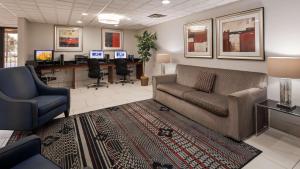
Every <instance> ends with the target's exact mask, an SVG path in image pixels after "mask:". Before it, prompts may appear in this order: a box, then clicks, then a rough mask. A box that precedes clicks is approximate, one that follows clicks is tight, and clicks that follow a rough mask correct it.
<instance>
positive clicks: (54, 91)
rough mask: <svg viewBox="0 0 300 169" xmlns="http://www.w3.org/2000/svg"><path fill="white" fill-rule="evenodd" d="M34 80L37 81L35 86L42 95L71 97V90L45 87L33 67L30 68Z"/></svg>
mask: <svg viewBox="0 0 300 169" xmlns="http://www.w3.org/2000/svg"><path fill="white" fill-rule="evenodd" d="M28 68H29V70H30V72H31V74H32V76H33V79H34V81H35V84H36V86H37V88H38V91H39V93H40V94H41V95H69V94H70V90H69V89H66V88H54V87H49V86H47V85H45V84H44V83H43V82H42V81H41V80H40V79H39V78H38V76H37V74H36V72H35V70H34V68H33V67H32V66H28Z"/></svg>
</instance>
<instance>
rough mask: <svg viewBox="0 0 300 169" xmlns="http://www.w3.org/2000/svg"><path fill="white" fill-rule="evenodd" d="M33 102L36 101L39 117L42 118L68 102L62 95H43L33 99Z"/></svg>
mask: <svg viewBox="0 0 300 169" xmlns="http://www.w3.org/2000/svg"><path fill="white" fill-rule="evenodd" d="M33 100H36V101H37V104H38V110H39V111H38V112H39V116H43V115H45V114H47V113H48V112H49V111H51V110H53V109H55V108H57V107H59V106H61V105H63V104H67V102H68V99H67V96H63V95H44V96H38V97H35V98H33Z"/></svg>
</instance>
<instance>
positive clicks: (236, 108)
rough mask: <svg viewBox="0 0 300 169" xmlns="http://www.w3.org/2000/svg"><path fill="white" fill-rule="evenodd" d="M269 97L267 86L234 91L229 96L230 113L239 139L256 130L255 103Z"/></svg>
mask: <svg viewBox="0 0 300 169" xmlns="http://www.w3.org/2000/svg"><path fill="white" fill-rule="evenodd" d="M266 98H267V88H250V89H246V90H242V91H238V92H235V93H232V94H230V95H229V96H228V105H229V113H230V116H232V118H233V119H234V120H233V125H234V126H233V128H236V129H237V130H238V131H235V132H236V133H235V134H236V135H238V136H239V137H238V138H236V139H238V140H242V139H243V138H245V137H248V136H250V135H251V134H253V132H254V105H255V103H257V102H261V101H263V100H265V99H266Z"/></svg>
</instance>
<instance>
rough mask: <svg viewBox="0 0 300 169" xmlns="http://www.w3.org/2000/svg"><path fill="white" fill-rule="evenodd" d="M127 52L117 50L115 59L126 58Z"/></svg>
mask: <svg viewBox="0 0 300 169" xmlns="http://www.w3.org/2000/svg"><path fill="white" fill-rule="evenodd" d="M126 58H127V53H126V51H115V59H126Z"/></svg>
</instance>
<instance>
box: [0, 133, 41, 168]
mask: <svg viewBox="0 0 300 169" xmlns="http://www.w3.org/2000/svg"><path fill="white" fill-rule="evenodd" d="M40 153H41V139H40V138H39V137H38V136H35V135H32V136H29V137H26V138H24V139H22V140H20V141H17V142H15V143H13V144H11V145H8V146H6V147H4V148H2V149H0V168H12V167H13V166H15V165H17V164H18V163H21V162H22V161H24V160H26V159H28V158H30V157H32V156H34V155H36V154H40Z"/></svg>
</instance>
